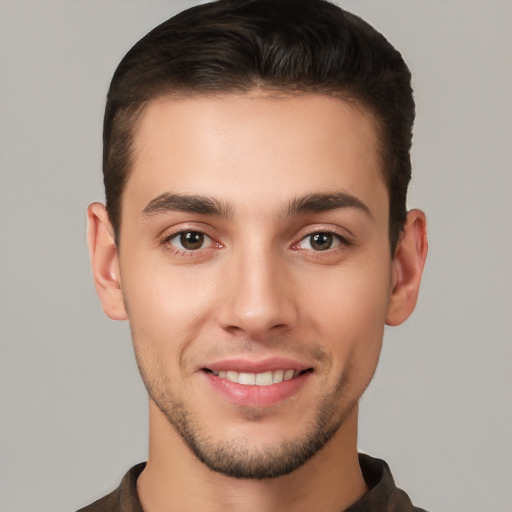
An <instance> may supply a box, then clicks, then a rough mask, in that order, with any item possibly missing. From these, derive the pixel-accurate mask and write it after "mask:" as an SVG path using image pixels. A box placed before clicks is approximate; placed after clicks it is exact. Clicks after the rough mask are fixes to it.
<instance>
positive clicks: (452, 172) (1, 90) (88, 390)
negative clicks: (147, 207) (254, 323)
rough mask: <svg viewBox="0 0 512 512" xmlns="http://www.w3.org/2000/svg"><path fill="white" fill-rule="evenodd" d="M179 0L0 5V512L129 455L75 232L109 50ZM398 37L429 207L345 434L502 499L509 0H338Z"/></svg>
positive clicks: (510, 115)
mask: <svg viewBox="0 0 512 512" xmlns="http://www.w3.org/2000/svg"><path fill="white" fill-rule="evenodd" d="M192 4H193V2H186V1H174V2H170V1H162V0H151V1H148V0H123V1H121V0H109V1H108V2H107V1H105V0H87V1H85V0H83V1H50V0H45V1H40V0H32V1H30V0H22V1H20V0H3V1H2V0H0V102H1V103H0V169H1V177H0V180H1V181H0V219H1V221H0V222H1V233H0V263H1V265H0V272H1V274H0V301H1V304H0V336H1V338H0V339H1V360H0V365H1V366H0V386H1V387H0V393H1V394H0V398H1V409H0V432H1V441H0V457H1V459H0V482H1V484H0V485H1V489H0V510H1V511H2V512H26V511H32V512H47V511H49V510H52V511H54V512H59V511H70V510H74V509H76V508H78V507H79V506H82V505H85V504H86V503H88V502H90V501H91V500H92V499H93V498H96V497H99V496H100V495H102V494H103V493H105V492H107V491H108V490H110V489H111V488H113V487H114V486H116V485H117V483H118V481H119V480H120V478H121V476H122V474H123V473H124V471H125V470H126V469H127V468H128V467H129V466H130V465H132V464H134V463H135V462H138V461H140V460H143V459H145V457H146V449H147V439H146V438H147V426H146V415H147V405H146V400H145V393H144V390H143V387H142V385H141V384H140V382H139V377H138V374H137V371H136V368H135V364H134V362H133V358H132V350H131V344H130V336H129V331H128V326H127V325H126V324H125V323H116V322H112V321H109V320H108V319H106V318H104V317H103V315H102V313H101V309H100V307H99V304H98V301H97V299H96V296H95V292H94V288H93V284H92V280H91V277H90V271H89V266H88V257H87V253H86V244H85V209H86V206H87V204H88V203H89V202H91V201H93V200H101V199H102V197H103V192H102V187H101V176H100V154H101V145H100V144H101V124H102V110H103V104H104V97H105V93H106V90H107V86H108V82H109V80H110V77H111V74H112V72H113V70H114V68H115V66H116V64H117V63H118V61H119V59H120V58H121V57H122V55H123V54H124V53H125V51H127V50H128V48H129V47H130V46H131V45H132V44H133V43H134V42H135V41H136V40H137V39H139V38H140V37H141V36H142V35H144V34H145V33H146V32H147V31H148V30H149V29H150V28H152V27H153V26H154V25H156V24H157V23H158V22H160V21H163V20H164V19H165V18H167V17H168V16H169V15H171V14H173V13H174V12H176V11H177V10H180V9H181V8H182V7H184V6H189V5H192ZM344 6H345V7H347V8H348V9H349V10H353V11H354V12H356V13H358V14H360V15H362V16H363V17H364V18H366V19H367V20H368V21H370V22H371V23H374V24H375V25H376V26H377V28H379V29H380V30H381V31H382V32H383V33H384V34H386V35H387V37H388V38H389V39H390V40H391V41H392V42H393V43H394V44H395V45H396V46H397V47H398V48H400V49H401V50H402V52H403V54H404V56H405V58H406V60H407V61H408V62H409V64H410V66H411V68H412V71H413V74H414V85H415V90H416V98H417V103H418V119H417V125H416V130H415V146H414V153H413V160H414V167H415V178H414V182H413V186H412V193H411V196H410V201H409V205H410V206H411V207H421V208H423V209H424V210H425V211H426V212H427V214H428V218H429V230H430V244H431V245H430V254H429V261H428V265H427V268H426V272H425V278H424V285H423V288H422V292H421V295H420V301H419V304H418V308H417V310H416V312H415V314H414V315H413V317H412V318H411V319H410V321H409V322H408V323H407V324H406V325H404V326H403V327H398V328H393V329H389V330H387V332H386V339H385V344H384V351H383V355H382V359H381V363H380V367H379V370H378V372H377V376H376V379H375V381H374V383H373V384H372V386H371V387H370V389H369V391H368V393H367V395H366V396H365V397H364V399H363V400H362V408H361V409H362V410H361V434H360V439H359V445H360V448H361V449H362V450H364V451H367V452H369V453H372V454H374V455H377V456H380V457H383V458H385V459H387V460H388V461H389V463H390V465H391V467H392V469H393V472H394V474H395V479H396V480H397V481H398V483H399V485H400V486H403V487H404V488H405V489H406V490H407V491H408V492H409V493H410V494H411V495H412V497H413V499H414V501H416V502H417V503H418V504H420V505H422V506H423V507H425V508H428V509H431V510H432V511H440V512H442V511H447V512H448V511H450V512H457V511H464V512H481V511H483V510H485V511H498V512H499V511H503V512H506V511H510V510H511V509H512V486H511V484H510V483H511V482H512V463H511V456H512V396H511V395H512V343H511V341H512V340H511V333H512V325H511V323H512V320H511V317H512V315H511V311H512V264H511V256H512V206H511V192H512V177H511V176H512V173H511V164H512V150H511V147H512V99H511V92H510V91H511V90H512V36H511V27H512V3H511V2H510V1H499V0H486V1H484V0H481V1H471V0H460V1H440V0H438V1H435V0H434V1H429V2H426V1H421V0H403V1H398V0H396V1H391V0H387V1H385V2H383V1H378V0H374V1H357V0H351V1H346V2H344Z"/></svg>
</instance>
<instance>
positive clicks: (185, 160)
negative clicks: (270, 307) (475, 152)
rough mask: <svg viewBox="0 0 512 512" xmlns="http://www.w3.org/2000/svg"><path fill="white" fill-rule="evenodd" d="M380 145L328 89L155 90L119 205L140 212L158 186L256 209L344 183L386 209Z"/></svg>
mask: <svg viewBox="0 0 512 512" xmlns="http://www.w3.org/2000/svg"><path fill="white" fill-rule="evenodd" d="M378 148H379V144H378V135H377V123H376V121H375V120H374V118H373V116H372V115H371V114H369V113H368V112H367V111H366V110H364V109H363V108H361V107H360V106H359V105H358V104H357V103H355V102H349V101H346V100H341V99H338V98H334V97H330V96H326V95H320V94H303V95H293V96H292V95H269V94H268V93H262V92H260V91H253V92H251V93H245V94H221V95H211V96H208V95H199V96H189V97H182V98H174V97H171V98H158V99H155V100H152V101H151V102H149V104H148V105H147V106H146V108H145V110H144V111H143V113H142V115H141V116H140V118H139V120H138V123H137V126H136V129H135V133H134V146H133V149H134V159H133V166H132V170H131V174H130V177H129V179H128V183H127V187H126V191H125V202H126V203H130V205H128V204H125V206H126V207H129V208H138V209H139V211H140V210H142V209H143V208H144V207H145V205H146V204H147V203H148V202H149V201H150V200H152V199H154V198H155V197H157V196H158V195H160V194H162V193H185V194H203V195H209V196H211V195H213V196H215V197H216V198H219V199H222V200H226V201H228V202H230V203H231V204H234V205H235V206H236V205H237V204H238V205H239V206H240V208H241V209H242V210H243V209H244V208H249V207H250V206H252V207H255V208H257V207H260V208H261V209H263V207H264V206H269V207H270V203H272V204H274V206H275V207H276V208H277V207H278V204H279V202H280V201H281V200H283V201H285V200H288V199H290V198H293V197H299V196H301V195H304V194H308V193H321V192H332V191H342V192H347V193H350V194H353V195H355V196H357V197H359V198H360V199H361V200H363V201H365V202H369V203H381V202H382V200H383V199H384V200H385V201H384V202H385V205H384V206H385V208H387V192H386V188H385V183H384V180H383V178H382V173H381V170H380V167H381V166H380V156H379V155H380V153H379V150H378ZM134 202H135V203H136V204H133V203H134ZM376 206H380V205H379V204H376ZM123 209H124V207H123ZM386 220H387V217H386Z"/></svg>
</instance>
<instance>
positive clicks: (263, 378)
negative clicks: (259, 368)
mask: <svg viewBox="0 0 512 512" xmlns="http://www.w3.org/2000/svg"><path fill="white" fill-rule="evenodd" d="M272 383H273V379H272V372H265V373H257V374H256V384H257V385H258V386H270V384H272Z"/></svg>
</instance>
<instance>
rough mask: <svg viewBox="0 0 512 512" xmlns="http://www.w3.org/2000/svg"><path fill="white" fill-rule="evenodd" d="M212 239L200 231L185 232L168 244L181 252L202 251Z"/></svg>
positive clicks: (171, 239)
mask: <svg viewBox="0 0 512 512" xmlns="http://www.w3.org/2000/svg"><path fill="white" fill-rule="evenodd" d="M206 242H211V240H210V238H209V237H208V236H207V235H205V234H204V233H201V232H200V231H183V232H181V233H177V234H176V235H174V236H173V237H171V238H169V239H168V243H169V244H170V245H172V246H173V247H175V248H176V249H178V250H180V251H197V250H198V249H202V248H203V247H204V245H205V243H206Z"/></svg>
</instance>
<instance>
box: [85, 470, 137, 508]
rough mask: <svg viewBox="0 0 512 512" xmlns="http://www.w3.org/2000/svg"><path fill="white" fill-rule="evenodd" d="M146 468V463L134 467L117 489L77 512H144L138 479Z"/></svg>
mask: <svg viewBox="0 0 512 512" xmlns="http://www.w3.org/2000/svg"><path fill="white" fill-rule="evenodd" d="M145 467H146V463H145V462H141V463H140V464H137V465H136V466H133V468H131V469H130V470H129V471H128V472H127V473H126V475H124V477H123V479H122V480H121V484H120V485H119V487H118V488H117V489H115V490H114V491H112V492H111V493H109V494H107V495H106V496H103V498H100V499H99V500H96V501H95V502H94V503H91V504H90V505H87V506H86V507H84V508H81V509H80V510H78V511H77V512H143V510H142V507H141V505H140V502H139V498H138V496H137V478H138V477H139V475H140V474H141V473H142V470H143V469H144V468H145Z"/></svg>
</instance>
